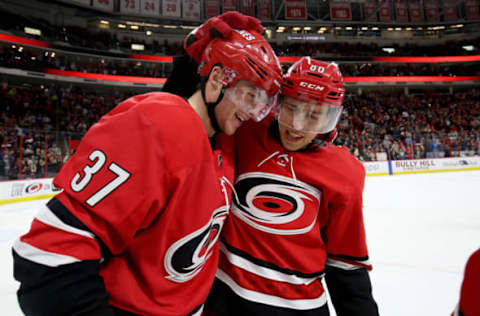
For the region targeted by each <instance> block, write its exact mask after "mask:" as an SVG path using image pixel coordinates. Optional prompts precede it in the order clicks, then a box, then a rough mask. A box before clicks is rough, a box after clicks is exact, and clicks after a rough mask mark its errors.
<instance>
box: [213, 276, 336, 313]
mask: <svg viewBox="0 0 480 316" xmlns="http://www.w3.org/2000/svg"><path fill="white" fill-rule="evenodd" d="M216 276H217V278H218V279H220V280H221V281H222V282H224V283H225V284H227V285H228V286H229V287H230V288H231V289H232V291H233V292H235V293H236V294H237V295H238V296H240V297H242V298H244V299H246V300H249V301H253V302H257V303H262V304H266V305H270V306H277V307H283V308H291V309H296V310H307V309H314V308H319V307H322V306H323V305H325V304H326V303H327V295H326V294H325V292H323V293H322V295H320V296H319V297H317V298H314V299H298V300H290V299H286V298H281V297H278V296H273V295H268V294H263V293H260V292H256V291H252V290H248V289H245V288H243V287H241V286H240V285H238V284H237V283H236V282H235V281H233V280H232V278H230V277H229V276H228V275H227V274H226V273H225V272H224V271H222V269H220V268H219V269H218V270H217V275H216Z"/></svg>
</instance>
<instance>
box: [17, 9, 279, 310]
mask: <svg viewBox="0 0 480 316" xmlns="http://www.w3.org/2000/svg"><path fill="white" fill-rule="evenodd" d="M233 28H234V29H233ZM260 31H261V26H260V23H259V22H258V20H256V19H254V18H249V17H246V16H243V15H240V14H238V13H229V14H228V15H223V16H220V17H217V18H214V19H212V20H209V21H208V22H206V23H205V24H204V25H202V26H200V28H199V29H198V30H196V32H193V33H192V34H190V35H189V37H188V38H187V39H188V42H186V46H187V47H186V49H187V51H190V53H192V54H194V55H195V54H196V55H198V56H200V57H199V58H200V60H199V61H201V67H200V68H199V74H200V76H201V77H202V85H201V88H200V89H199V90H197V91H196V92H195V93H194V94H193V95H192V96H191V97H190V98H189V99H188V100H184V99H182V98H180V97H178V96H175V95H173V94H167V93H147V94H144V95H139V96H135V97H132V98H130V99H128V100H126V101H124V102H122V103H121V104H119V105H118V106H117V107H115V108H114V109H113V110H112V111H111V112H109V113H108V114H106V115H105V116H103V117H102V118H101V119H100V121H99V122H98V123H97V124H95V125H94V126H92V128H91V129H90V130H89V131H88V133H87V134H86V135H85V137H84V138H83V140H82V142H81V143H80V145H79V147H78V149H77V151H76V153H75V154H74V155H73V156H72V157H71V158H70V160H69V161H68V162H67V163H66V165H65V166H64V167H63V168H62V170H61V171H60V173H59V174H58V175H57V176H56V177H55V179H54V184H55V186H56V187H58V188H61V189H63V191H62V192H61V193H59V194H58V195H57V196H56V197H55V198H53V199H52V200H50V201H49V202H48V203H47V204H46V205H45V206H44V207H43V208H42V209H41V210H39V212H38V214H37V215H36V217H35V219H34V220H33V223H32V226H31V228H30V231H29V232H28V233H27V234H25V235H23V236H21V237H20V238H19V240H17V241H16V242H15V244H14V246H13V257H14V276H15V278H16V279H17V280H18V281H20V289H19V291H18V300H19V304H20V307H21V309H22V311H23V312H24V313H25V314H27V315H48V316H53V315H55V316H58V315H69V316H71V315H95V316H102V315H200V314H201V313H202V309H203V305H202V304H203V303H204V301H205V299H206V297H207V295H208V292H209V290H210V288H211V285H212V283H213V279H214V275H215V271H216V269H217V264H218V255H219V249H218V235H219V232H220V230H221V228H222V226H223V223H224V220H225V218H226V216H227V214H228V205H229V194H230V193H231V192H229V191H227V186H226V185H225V182H226V181H227V179H229V178H230V179H231V180H233V162H232V160H231V158H232V157H231V155H229V147H227V146H226V145H227V144H228V141H227V140H228V139H223V138H221V137H219V138H217V139H216V140H217V142H216V146H215V145H214V138H213V136H214V134H215V133H216V131H223V132H224V133H225V134H227V135H232V134H233V133H235V131H236V129H237V128H238V127H239V126H240V125H242V124H243V123H244V121H246V120H248V119H249V118H254V119H257V120H259V119H260V118H261V117H262V116H265V114H266V112H267V111H268V108H269V106H271V105H273V102H274V99H275V95H276V93H277V91H278V90H279V87H280V81H281V69H280V67H279V63H278V60H277V58H276V56H275V54H274V53H273V51H272V49H271V47H270V46H269V45H268V43H267V42H266V41H265V40H264V39H263V37H262V36H261V35H260V33H259V32H260ZM197 34H203V35H202V37H201V38H199V39H198V40H197V38H196V35H197ZM205 34H211V35H209V36H205ZM219 135H222V134H219ZM214 146H215V147H214ZM230 152H231V153H233V151H230Z"/></svg>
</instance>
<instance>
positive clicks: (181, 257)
mask: <svg viewBox="0 0 480 316" xmlns="http://www.w3.org/2000/svg"><path fill="white" fill-rule="evenodd" d="M227 215H228V210H227V208H226V206H222V207H220V208H218V209H216V210H215V211H214V212H213V215H212V218H211V219H210V222H209V223H208V224H207V225H205V226H203V227H202V228H200V229H199V230H197V231H195V232H193V233H191V234H189V235H187V236H185V237H183V238H182V239H180V240H178V241H176V242H175V243H174V244H173V245H171V246H170V248H168V250H167V253H166V255H165V259H164V265H165V269H166V270H167V272H168V276H166V278H167V279H169V280H172V281H175V282H186V281H188V280H190V279H192V278H193V277H194V276H195V275H196V274H197V273H199V272H200V271H201V270H202V267H203V265H204V264H205V262H206V261H207V260H208V258H209V257H210V255H211V254H212V247H213V246H215V244H216V242H217V240H218V236H219V235H220V232H221V230H222V227H223V223H224V221H225V219H226V217H227Z"/></svg>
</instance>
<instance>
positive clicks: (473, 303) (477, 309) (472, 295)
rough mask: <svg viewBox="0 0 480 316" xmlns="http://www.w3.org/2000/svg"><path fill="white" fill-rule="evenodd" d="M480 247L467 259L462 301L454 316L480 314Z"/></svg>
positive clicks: (477, 315)
mask: <svg viewBox="0 0 480 316" xmlns="http://www.w3.org/2000/svg"><path fill="white" fill-rule="evenodd" d="M479 296H480V249H478V250H477V251H475V252H474V253H473V254H472V255H471V256H470V258H469V259H468V261H467V265H466V267H465V274H464V278H463V282H462V289H461V292H460V302H459V303H458V306H457V307H456V309H455V311H454V312H453V314H452V316H480V301H479V299H478V298H479Z"/></svg>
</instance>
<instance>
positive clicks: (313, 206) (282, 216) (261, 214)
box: [232, 172, 321, 235]
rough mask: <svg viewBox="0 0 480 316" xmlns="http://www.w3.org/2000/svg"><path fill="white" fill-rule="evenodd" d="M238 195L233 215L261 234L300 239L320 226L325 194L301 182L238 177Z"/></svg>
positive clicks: (275, 177)
mask: <svg viewBox="0 0 480 316" xmlns="http://www.w3.org/2000/svg"><path fill="white" fill-rule="evenodd" d="M235 191H236V194H235V195H234V199H233V205H232V213H233V214H234V215H235V216H237V217H238V218H240V219H241V220H243V221H244V222H246V223H247V224H249V225H250V226H252V227H254V228H256V229H258V230H261V231H264V232H267V233H271V234H277V235H296V234H304V233H307V232H309V231H310V230H311V229H312V227H313V226H314V225H315V223H316V219H317V214H318V212H317V210H318V207H319V205H320V199H321V192H320V191H319V190H318V189H316V188H314V187H312V186H310V185H308V184H306V183H303V182H301V181H298V180H294V179H292V178H288V177H283V176H279V175H276V174H270V173H263V172H252V173H246V174H243V175H241V176H240V177H238V179H237V182H236V183H235ZM309 204H310V205H309ZM306 210H315V211H313V212H312V211H310V212H308V211H306Z"/></svg>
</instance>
